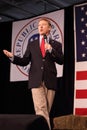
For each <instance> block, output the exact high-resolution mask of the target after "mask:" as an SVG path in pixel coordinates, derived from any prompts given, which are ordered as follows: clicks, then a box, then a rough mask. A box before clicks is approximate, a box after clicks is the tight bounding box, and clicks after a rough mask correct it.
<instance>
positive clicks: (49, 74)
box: [13, 37, 64, 90]
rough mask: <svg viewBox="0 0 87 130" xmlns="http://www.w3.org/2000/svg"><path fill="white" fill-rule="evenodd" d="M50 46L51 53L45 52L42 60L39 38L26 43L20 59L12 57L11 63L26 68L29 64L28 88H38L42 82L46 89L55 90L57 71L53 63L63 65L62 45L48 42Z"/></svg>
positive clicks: (52, 41) (51, 41)
mask: <svg viewBox="0 0 87 130" xmlns="http://www.w3.org/2000/svg"><path fill="white" fill-rule="evenodd" d="M49 43H50V44H51V46H52V51H51V53H50V52H48V51H47V52H46V56H45V57H44V58H43V57H42V54H41V50H40V45H39V37H38V39H35V40H33V41H31V42H29V43H28V46H27V49H26V51H25V54H24V55H23V57H22V58H20V57H18V56H14V60H13V63H14V64H16V65H20V66H26V65H28V64H29V62H31V66H30V70H29V85H28V88H36V87H39V86H40V84H41V82H42V81H44V82H45V85H46V87H47V88H48V89H53V90H56V89H57V77H56V76H57V70H56V66H55V62H56V63H58V64H61V65H62V64H63V62H64V55H63V52H62V44H61V43H59V42H57V41H54V40H52V39H50V40H49Z"/></svg>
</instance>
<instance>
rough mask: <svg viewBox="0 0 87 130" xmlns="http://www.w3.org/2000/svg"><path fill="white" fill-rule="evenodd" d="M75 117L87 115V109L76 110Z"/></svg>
mask: <svg viewBox="0 0 87 130" xmlns="http://www.w3.org/2000/svg"><path fill="white" fill-rule="evenodd" d="M75 115H87V108H75Z"/></svg>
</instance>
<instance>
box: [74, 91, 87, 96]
mask: <svg viewBox="0 0 87 130" xmlns="http://www.w3.org/2000/svg"><path fill="white" fill-rule="evenodd" d="M76 98H87V90H76Z"/></svg>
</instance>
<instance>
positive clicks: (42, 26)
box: [38, 20, 51, 35]
mask: <svg viewBox="0 0 87 130" xmlns="http://www.w3.org/2000/svg"><path fill="white" fill-rule="evenodd" d="M50 30H51V27H50V25H49V24H48V22H47V21H45V20H41V21H40V22H39V24H38V31H39V34H40V35H44V34H49V32H50Z"/></svg>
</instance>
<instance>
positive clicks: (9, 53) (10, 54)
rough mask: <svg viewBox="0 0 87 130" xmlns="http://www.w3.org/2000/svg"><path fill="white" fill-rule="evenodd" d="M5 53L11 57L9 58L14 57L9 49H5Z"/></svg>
mask: <svg viewBox="0 0 87 130" xmlns="http://www.w3.org/2000/svg"><path fill="white" fill-rule="evenodd" d="M3 53H4V54H5V55H6V56H7V57H9V58H12V57H13V54H12V53H11V52H9V51H7V50H3Z"/></svg>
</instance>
